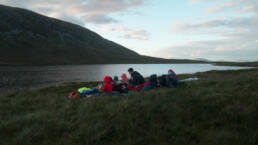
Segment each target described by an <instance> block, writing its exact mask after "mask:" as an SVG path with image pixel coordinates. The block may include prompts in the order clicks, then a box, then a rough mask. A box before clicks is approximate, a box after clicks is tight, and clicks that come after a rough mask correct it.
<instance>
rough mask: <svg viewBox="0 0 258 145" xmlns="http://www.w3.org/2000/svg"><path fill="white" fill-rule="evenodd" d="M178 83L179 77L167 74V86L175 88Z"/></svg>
mask: <svg viewBox="0 0 258 145" xmlns="http://www.w3.org/2000/svg"><path fill="white" fill-rule="evenodd" d="M177 85H178V79H177V78H176V77H174V76H169V75H168V76H167V87H169V88H174V87H177Z"/></svg>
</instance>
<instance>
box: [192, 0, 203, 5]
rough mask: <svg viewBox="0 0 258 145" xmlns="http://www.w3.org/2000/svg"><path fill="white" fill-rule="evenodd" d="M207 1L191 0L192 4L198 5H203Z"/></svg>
mask: <svg viewBox="0 0 258 145" xmlns="http://www.w3.org/2000/svg"><path fill="white" fill-rule="evenodd" d="M205 1H206V0H190V1H189V2H190V4H196V3H202V2H205Z"/></svg>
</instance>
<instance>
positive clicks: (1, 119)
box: [0, 69, 258, 145]
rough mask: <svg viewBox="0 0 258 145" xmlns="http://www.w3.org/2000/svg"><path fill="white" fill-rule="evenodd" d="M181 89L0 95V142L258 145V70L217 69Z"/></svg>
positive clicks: (28, 144) (73, 86) (66, 90)
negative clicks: (84, 96) (94, 94)
mask: <svg viewBox="0 0 258 145" xmlns="http://www.w3.org/2000/svg"><path fill="white" fill-rule="evenodd" d="M180 77H181V78H186V77H199V78H200V80H199V81H195V82H191V83H190V82H189V83H187V84H186V85H184V86H182V87H180V88H175V89H166V88H161V89H155V90H151V91H146V92H140V93H133V94H129V95H125V96H105V97H96V98H89V99H75V100H68V99H66V98H65V97H64V96H66V95H67V94H68V93H69V92H71V91H74V90H76V89H77V88H78V87H81V86H95V85H96V83H83V84H69V85H65V86H60V87H51V88H46V89H41V90H34V91H27V92H21V93H19V94H15V95H10V96H6V97H1V98H0V145H9V144H13V145H16V144H19V145H64V144H67V145H111V144H112V145H150V144H153V145H158V144H161V145H257V144H258V89H257V87H258V69H253V70H240V71H210V72H205V73H197V74H194V75H181V76H180Z"/></svg>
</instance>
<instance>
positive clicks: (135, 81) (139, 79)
mask: <svg viewBox="0 0 258 145" xmlns="http://www.w3.org/2000/svg"><path fill="white" fill-rule="evenodd" d="M131 77H132V80H131V83H132V85H133V86H137V85H141V84H144V82H145V81H144V78H143V76H142V75H141V74H140V73H138V72H137V71H134V72H133V73H132V74H131Z"/></svg>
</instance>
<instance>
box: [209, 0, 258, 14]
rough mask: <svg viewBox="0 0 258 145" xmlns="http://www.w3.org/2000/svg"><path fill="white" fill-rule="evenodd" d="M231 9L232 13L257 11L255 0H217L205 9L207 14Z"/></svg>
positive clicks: (257, 4)
mask: <svg viewBox="0 0 258 145" xmlns="http://www.w3.org/2000/svg"><path fill="white" fill-rule="evenodd" d="M223 11H232V12H234V13H238V14H239V13H256V12H258V1H257V0H224V1H217V2H216V4H214V6H213V7H210V8H208V9H207V10H206V12H207V13H208V14H213V13H219V12H223Z"/></svg>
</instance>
